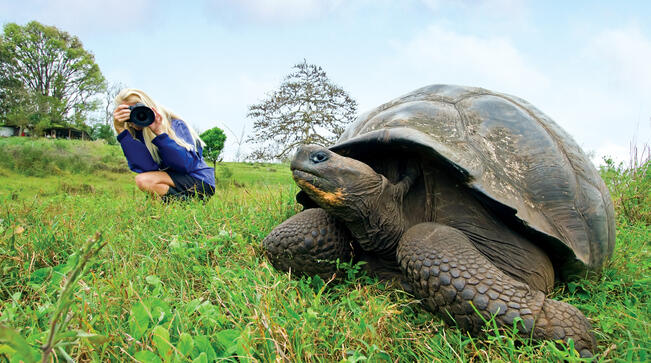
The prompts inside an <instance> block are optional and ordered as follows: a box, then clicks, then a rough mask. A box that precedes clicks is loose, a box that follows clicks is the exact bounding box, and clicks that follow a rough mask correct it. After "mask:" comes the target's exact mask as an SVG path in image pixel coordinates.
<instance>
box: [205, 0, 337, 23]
mask: <svg viewBox="0 0 651 363" xmlns="http://www.w3.org/2000/svg"><path fill="white" fill-rule="evenodd" d="M342 4H343V0H209V1H208V8H209V9H210V12H212V13H213V14H215V15H216V16H217V17H219V18H220V19H222V20H226V21H231V22H232V21H242V20H246V21H252V22H263V23H284V22H298V21H304V20H310V19H316V18H320V17H322V16H325V15H328V14H331V13H333V12H334V11H336V10H337V9H338V8H339V7H340V6H341V5H342Z"/></svg>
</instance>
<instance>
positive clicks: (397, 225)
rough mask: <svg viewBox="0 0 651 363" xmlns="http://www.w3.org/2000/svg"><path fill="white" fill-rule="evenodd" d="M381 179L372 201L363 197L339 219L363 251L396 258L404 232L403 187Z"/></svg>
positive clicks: (383, 178) (382, 177)
mask: <svg viewBox="0 0 651 363" xmlns="http://www.w3.org/2000/svg"><path fill="white" fill-rule="evenodd" d="M380 176H381V181H380V183H379V185H378V186H377V188H376V189H375V190H374V191H373V194H371V195H373V197H372V198H362V199H361V200H359V201H358V203H354V204H352V205H351V208H350V211H349V213H346V214H345V215H343V216H340V218H341V219H342V220H343V221H344V223H345V224H346V226H347V227H348V229H349V230H350V232H351V233H352V235H353V237H354V238H355V240H357V242H358V243H359V245H360V246H361V247H362V249H363V250H364V251H367V252H373V253H378V254H380V255H382V256H386V257H390V258H395V252H396V248H397V246H398V242H399V241H400V238H401V237H402V235H403V233H404V232H405V229H406V225H405V216H404V212H403V199H404V194H405V192H404V190H403V189H404V187H401V186H400V185H397V184H392V183H391V182H390V181H389V180H387V178H385V177H384V176H382V175H380Z"/></svg>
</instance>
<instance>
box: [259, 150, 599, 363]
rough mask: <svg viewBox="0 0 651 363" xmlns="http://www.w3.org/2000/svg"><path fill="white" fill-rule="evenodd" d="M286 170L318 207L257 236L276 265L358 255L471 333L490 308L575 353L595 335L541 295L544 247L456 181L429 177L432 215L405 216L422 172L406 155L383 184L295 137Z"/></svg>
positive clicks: (321, 270)
mask: <svg viewBox="0 0 651 363" xmlns="http://www.w3.org/2000/svg"><path fill="white" fill-rule="evenodd" d="M291 169H292V173H293V177H294V180H295V181H296V183H297V184H298V185H299V187H300V188H301V189H302V190H303V191H304V192H305V193H306V194H307V195H308V196H309V198H310V199H311V200H312V201H313V202H315V203H316V204H317V205H318V206H319V207H320V208H314V209H307V210H305V211H303V212H301V213H299V214H297V215H295V216H293V217H292V218H290V219H288V220H287V221H285V222H284V223H282V224H280V225H279V226H277V227H276V228H275V229H274V230H273V231H272V232H271V233H270V234H269V235H268V236H267V237H266V238H265V240H264V241H263V245H264V248H265V252H266V254H267V256H268V258H269V260H270V261H271V262H272V264H273V265H274V266H275V267H276V268H278V269H280V270H284V271H288V270H292V271H293V272H295V273H300V274H308V275H314V274H317V275H321V276H327V275H332V273H334V272H336V265H335V264H333V263H331V262H328V261H335V260H337V259H339V260H341V261H349V260H350V259H351V258H353V260H357V261H358V260H364V261H367V262H368V266H369V268H370V269H371V270H372V272H377V275H378V276H379V277H380V278H397V279H399V280H401V281H402V283H403V286H406V287H407V288H408V289H409V290H410V291H411V292H413V293H414V294H415V295H416V296H417V297H418V298H420V299H422V301H423V303H424V305H425V307H426V308H427V309H429V310H430V311H432V312H434V313H437V314H438V315H440V316H441V317H442V318H443V319H444V320H445V321H446V322H448V323H449V324H454V323H456V324H457V325H458V326H459V327H460V328H462V329H464V330H467V331H470V332H472V333H474V334H477V333H480V332H481V329H482V327H483V326H484V325H485V323H484V320H489V319H490V318H491V317H493V316H494V317H495V321H496V322H497V323H498V325H500V326H508V327H512V326H513V324H514V323H515V322H516V321H517V319H521V321H520V322H519V323H517V324H518V330H519V331H520V332H521V334H522V335H524V336H533V337H534V338H536V339H554V340H559V339H562V340H565V341H567V340H568V339H570V338H571V339H573V340H574V344H575V348H576V349H577V351H579V353H580V354H581V355H582V356H591V355H592V352H593V351H594V349H595V341H594V337H593V336H592V334H591V332H590V330H591V327H590V324H589V322H588V321H587V319H586V318H585V316H584V315H583V314H582V313H581V312H580V311H579V310H578V309H576V308H575V307H573V306H571V305H569V304H566V303H563V302H559V301H556V300H552V299H548V298H546V297H545V293H546V292H549V290H550V289H551V287H552V285H553V280H554V277H553V268H552V266H551V263H550V261H549V259H548V257H547V256H546V255H545V253H544V252H542V250H540V249H539V248H538V247H536V246H535V244H533V243H531V242H530V241H528V240H526V239H525V238H523V237H522V236H518V235H517V234H516V233H515V232H513V231H511V230H510V229H508V228H507V227H506V226H504V225H503V224H501V223H500V222H499V221H496V220H495V218H494V217H493V215H492V214H491V213H490V211H486V210H485V208H483V207H482V206H481V205H480V204H479V203H477V202H476V201H474V199H473V198H472V197H471V196H469V195H468V193H466V192H465V191H463V190H462V189H459V187H458V185H455V184H454V183H453V182H449V181H447V180H446V179H445V178H444V177H441V180H437V183H438V184H437V187H438V188H439V189H437V192H438V194H437V196H439V199H440V202H438V204H439V205H437V211H438V215H437V218H436V219H435V220H433V221H420V222H414V221H413V220H412V219H410V218H408V217H407V216H406V210H405V209H406V208H408V206H406V205H405V203H404V201H405V198H406V195H407V193H408V192H409V191H410V188H412V186H414V183H415V182H416V180H418V178H419V177H421V176H422V173H421V170H420V167H419V166H418V164H417V163H415V162H414V163H411V162H410V163H408V165H407V167H406V168H405V169H404V171H403V173H402V175H401V176H400V178H399V180H398V181H397V182H395V183H392V182H391V181H390V180H388V179H387V178H386V177H385V176H384V175H382V174H380V173H377V172H375V171H374V170H373V168H371V167H370V166H369V165H367V164H365V163H363V162H361V161H359V160H355V159H352V158H348V157H344V156H341V155H338V154H336V153H334V152H331V151H329V150H328V149H325V148H321V147H318V146H304V147H302V148H300V149H299V151H298V152H297V154H296V156H295V157H294V159H293V161H292V163H291ZM421 179H422V178H421ZM500 239H501V240H500Z"/></svg>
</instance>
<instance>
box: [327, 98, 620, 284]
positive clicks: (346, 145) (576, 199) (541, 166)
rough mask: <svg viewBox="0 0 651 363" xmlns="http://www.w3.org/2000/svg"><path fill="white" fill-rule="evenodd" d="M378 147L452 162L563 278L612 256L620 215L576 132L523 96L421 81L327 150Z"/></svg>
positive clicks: (352, 153) (345, 152) (352, 151)
mask: <svg viewBox="0 0 651 363" xmlns="http://www.w3.org/2000/svg"><path fill="white" fill-rule="evenodd" d="M377 148H382V149H386V148H392V149H394V148H395V152H394V154H396V153H400V152H401V150H405V151H410V152H412V153H413V152H417V153H418V154H419V155H420V156H421V157H424V158H432V159H433V160H437V162H441V163H445V164H447V166H449V167H450V169H451V170H454V173H457V174H458V176H459V177H460V179H461V180H463V181H464V182H465V183H466V184H467V186H468V187H469V189H470V190H471V191H472V192H473V193H475V194H478V195H481V196H482V197H483V198H485V199H486V200H488V201H490V203H491V204H492V205H493V206H494V207H495V208H498V209H500V210H502V212H504V211H506V212H504V213H502V214H503V215H506V216H507V219H508V218H512V219H513V221H515V222H516V223H517V224H518V225H519V226H521V227H522V230H523V231H525V233H528V234H529V235H530V236H532V238H534V239H535V240H536V242H537V243H539V244H542V245H547V246H546V247H548V248H547V251H548V253H549V254H550V257H551V258H552V260H553V261H555V262H556V263H555V265H556V267H557V268H560V270H561V272H564V273H563V274H564V275H567V272H568V271H572V272H577V268H579V269H580V271H584V270H586V269H587V270H592V271H599V270H600V269H601V266H602V263H603V262H604V260H605V259H606V258H607V257H609V256H610V255H611V254H612V251H613V248H614V244H615V219H614V210H613V203H612V200H611V198H610V195H609V193H608V189H607V188H606V185H605V184H604V182H603V180H602V179H601V177H600V176H599V174H598V172H597V170H596V168H595V167H594V166H593V164H592V163H591V162H590V160H589V159H588V157H587V156H586V155H585V153H584V152H583V151H582V150H581V148H580V147H579V146H578V145H577V144H576V142H575V141H574V140H573V139H572V137H570V135H568V134H567V133H566V132H565V131H564V130H562V129H561V128H560V127H559V126H558V125H557V124H556V123H555V122H554V121H553V120H552V119H551V118H549V117H548V116H547V115H545V114H544V113H542V112H541V111H539V110H538V109H537V108H535V107H534V106H532V105H531V104H529V103H528V102H527V101H525V100H523V99H520V98H517V97H514V96H510V95H506V94H502V93H497V92H492V91H488V90H485V89H482V88H472V87H462V86H452V85H431V86H427V87H423V88H420V89H417V90H415V91H413V92H411V93H408V94H406V95H404V96H402V97H399V98H397V99H395V100H393V101H390V102H388V103H385V104H383V105H381V106H379V107H377V108H375V109H373V110H371V111H369V112H367V113H365V114H363V115H361V116H359V117H358V118H357V119H356V120H355V122H353V123H352V124H351V125H350V126H349V127H348V129H347V130H346V131H345V132H344V133H343V134H342V136H341V137H340V138H339V140H338V141H337V143H336V144H335V145H334V146H332V147H331V148H330V149H331V150H332V151H335V152H337V153H339V154H342V155H345V156H350V157H355V156H356V154H359V153H362V152H364V153H365V154H366V155H368V153H369V151H372V150H378V149H377ZM378 155H382V154H378ZM378 157H381V156H378ZM371 164H372V163H371ZM543 247H545V246H543Z"/></svg>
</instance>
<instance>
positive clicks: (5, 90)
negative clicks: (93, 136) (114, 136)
mask: <svg viewBox="0 0 651 363" xmlns="http://www.w3.org/2000/svg"><path fill="white" fill-rule="evenodd" d="M0 87H2V90H1V91H0V98H2V99H3V101H2V102H4V104H3V106H5V107H7V110H12V109H14V108H21V107H22V108H23V109H25V108H26V105H25V104H24V102H30V101H25V100H31V102H32V104H31V105H30V107H32V108H34V109H35V110H36V112H35V113H32V115H47V119H48V120H49V122H52V123H55V124H61V125H66V124H72V125H75V126H83V125H84V120H85V117H86V114H87V113H88V112H89V111H92V110H94V109H96V108H97V107H98V103H97V101H96V100H95V99H94V97H95V95H96V94H97V93H99V92H101V91H102V90H103V89H104V87H105V85H104V77H103V76H102V73H101V72H100V69H99V66H98V65H97V64H96V63H95V59H94V57H93V55H92V54H91V53H89V52H87V51H86V50H85V49H84V48H83V45H82V43H81V41H80V40H79V38H77V37H76V36H72V35H70V34H68V33H67V32H64V31H61V30H59V29H57V28H56V27H53V26H45V25H43V24H40V23H38V22H36V21H32V22H30V23H28V24H27V25H25V26H20V25H17V24H14V23H9V24H6V25H5V26H4V32H3V34H2V35H0ZM19 90H20V92H22V93H24V94H26V95H27V97H22V99H21V100H17V99H15V98H12V97H11V96H9V97H6V95H12V94H17V93H20V92H19ZM8 112H10V111H8ZM43 120H44V119H42V118H41V119H39V120H38V122H40V123H41V124H42V121H43ZM31 125H34V124H33V123H32V124H31Z"/></svg>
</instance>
